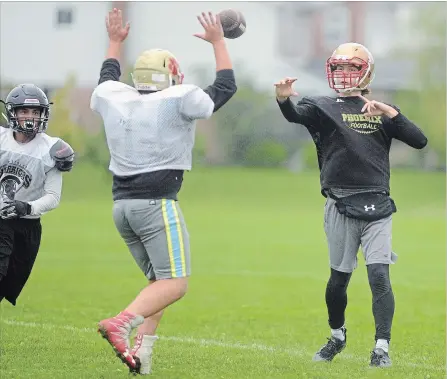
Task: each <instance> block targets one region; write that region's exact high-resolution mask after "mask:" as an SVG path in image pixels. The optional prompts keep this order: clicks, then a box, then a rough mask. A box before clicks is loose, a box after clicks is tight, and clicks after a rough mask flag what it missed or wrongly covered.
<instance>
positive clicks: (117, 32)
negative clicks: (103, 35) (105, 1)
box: [106, 8, 130, 42]
mask: <svg viewBox="0 0 447 379" xmlns="http://www.w3.org/2000/svg"><path fill="white" fill-rule="evenodd" d="M106 28H107V33H108V34H109V39H110V41H113V42H123V41H124V40H125V39H126V38H127V35H128V34H129V29H130V24H129V23H127V24H126V25H125V26H123V14H122V12H121V10H120V9H117V8H113V10H112V11H110V12H109V15H108V16H107V17H106Z"/></svg>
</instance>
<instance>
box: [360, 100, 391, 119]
mask: <svg viewBox="0 0 447 379" xmlns="http://www.w3.org/2000/svg"><path fill="white" fill-rule="evenodd" d="M359 97H360V98H361V99H362V100H363V101H364V102H365V105H364V106H363V108H362V113H363V112H365V111H366V113H365V116H382V115H385V116H388V117H390V118H393V117H395V116H397V114H398V112H397V111H396V110H395V109H394V108H393V107H390V106H389V105H387V104H384V103H381V102H380V101H376V100H368V99H367V98H366V97H364V96H362V95H359Z"/></svg>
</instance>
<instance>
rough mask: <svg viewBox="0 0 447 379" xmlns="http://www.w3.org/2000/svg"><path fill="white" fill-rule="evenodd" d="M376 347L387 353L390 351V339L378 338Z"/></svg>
mask: <svg viewBox="0 0 447 379" xmlns="http://www.w3.org/2000/svg"><path fill="white" fill-rule="evenodd" d="M376 349H382V350H383V351H384V352H385V353H388V341H387V340H377V342H376Z"/></svg>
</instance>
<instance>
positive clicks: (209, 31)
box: [194, 12, 224, 44]
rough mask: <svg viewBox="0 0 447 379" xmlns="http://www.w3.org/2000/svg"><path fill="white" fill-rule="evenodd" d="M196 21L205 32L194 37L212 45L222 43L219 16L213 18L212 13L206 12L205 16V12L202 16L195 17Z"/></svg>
mask: <svg viewBox="0 0 447 379" xmlns="http://www.w3.org/2000/svg"><path fill="white" fill-rule="evenodd" d="M197 19H198V20H199V22H200V24H201V25H202V27H203V29H204V30H205V33H196V34H194V37H197V38H200V39H203V40H205V41H208V42H209V43H212V44H214V43H217V42H220V41H223V38H224V32H223V28H222V24H221V22H220V18H219V15H216V16H215V15H213V13H212V12H208V15H207V14H206V13H205V12H202V16H197Z"/></svg>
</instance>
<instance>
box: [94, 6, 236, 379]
mask: <svg viewBox="0 0 447 379" xmlns="http://www.w3.org/2000/svg"><path fill="white" fill-rule="evenodd" d="M198 19H199V22H200V23H201V25H202V26H203V28H204V33H203V34H196V35H195V36H196V37H198V38H201V39H202V40H205V41H207V42H209V43H210V44H211V46H212V47H213V50H214V55H215V59H216V79H215V81H214V83H213V84H212V85H210V86H208V87H207V88H205V89H204V90H203V89H201V88H199V87H197V86H195V85H190V84H188V85H187V84H182V82H183V74H182V72H181V70H180V66H179V64H178V62H177V59H176V58H175V57H174V55H172V54H171V53H170V52H169V51H166V50H161V49H153V50H148V51H145V52H143V53H142V54H141V56H140V57H139V58H138V59H137V61H136V63H135V66H134V71H133V74H132V77H133V82H134V86H129V85H127V84H124V83H121V82H120V81H119V78H120V75H121V72H120V63H119V59H120V51H121V44H122V42H123V41H124V40H125V39H126V37H127V35H128V32H129V24H127V25H125V26H123V22H122V15H121V11H119V10H117V9H114V10H113V11H111V12H110V13H109V16H108V19H107V22H106V24H107V30H108V34H109V39H110V42H109V49H108V53H107V58H106V59H105V61H104V63H103V65H102V68H101V74H100V80H99V84H98V86H97V87H96V89H95V90H94V92H93V94H92V98H91V108H92V110H94V111H96V112H97V113H99V114H100V115H101V117H102V119H103V121H104V127H105V132H106V138H107V143H108V147H109V150H110V156H111V160H110V167H109V168H110V171H111V172H112V174H113V200H114V207H113V217H114V221H115V225H116V227H117V229H118V231H119V233H120V235H121V236H122V238H123V239H124V241H125V242H126V244H127V246H128V248H129V250H130V252H131V253H132V255H133V257H134V259H135V261H136V263H137V264H138V266H139V267H140V269H141V270H142V271H143V273H144V275H145V276H146V278H147V280H148V282H149V284H148V286H147V287H146V288H144V289H143V290H142V291H141V293H140V294H139V295H138V296H137V297H136V299H135V300H134V301H133V302H132V303H131V304H129V305H128V306H127V307H126V308H125V309H124V310H123V311H122V312H120V313H119V314H118V315H117V316H115V317H112V318H109V319H106V320H103V321H101V322H100V323H99V332H100V333H101V334H102V336H103V337H104V338H106V339H107V341H108V342H109V343H110V344H111V346H112V347H113V348H114V350H115V352H116V353H117V355H118V357H119V358H120V359H121V360H122V361H123V362H124V363H125V364H126V365H127V366H128V367H129V369H130V371H131V372H134V373H135V372H139V373H140V374H143V375H144V374H149V373H150V371H151V357H152V347H153V344H154V342H155V341H156V340H157V337H156V334H155V331H156V329H157V326H158V324H159V321H160V319H161V317H162V312H163V310H164V309H165V308H166V307H167V306H169V305H170V304H172V303H174V302H176V301H178V300H179V299H181V298H182V297H183V295H184V294H185V293H186V290H187V283H188V277H189V275H190V255H189V235H188V231H187V228H186V225H185V221H184V218H183V215H182V212H181V210H180V207H179V205H178V201H177V194H178V192H179V191H180V187H181V185H182V180H183V172H184V171H185V170H186V171H189V170H191V156H192V149H193V145H194V135H195V121H196V120H198V119H208V118H210V117H211V115H212V114H213V113H214V112H216V111H217V110H218V109H219V108H221V107H222V106H223V105H224V104H225V103H226V102H227V101H228V100H229V99H230V98H231V97H232V96H233V95H234V94H235V93H236V90H237V88H236V82H235V77H234V72H233V67H232V63H231V59H230V56H229V53H228V50H227V47H226V44H225V41H224V36H223V30H222V25H221V23H220V20H219V18H218V17H215V16H214V15H213V14H212V13H209V14H205V13H202V16H199V17H198ZM134 328H138V331H137V336H136V338H135V344H134V346H133V348H131V347H130V342H129V338H130V334H131V331H132V330H133V329H134Z"/></svg>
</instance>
